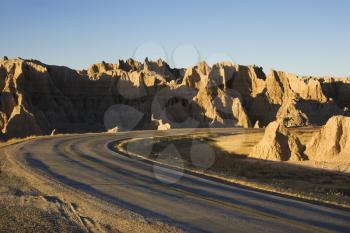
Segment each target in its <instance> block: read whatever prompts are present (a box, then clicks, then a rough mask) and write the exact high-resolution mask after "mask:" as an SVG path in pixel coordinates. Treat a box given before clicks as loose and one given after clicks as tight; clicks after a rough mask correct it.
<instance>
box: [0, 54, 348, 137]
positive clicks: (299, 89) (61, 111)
mask: <svg viewBox="0 0 350 233" xmlns="http://www.w3.org/2000/svg"><path fill="white" fill-rule="evenodd" d="M0 90H1V96H0V130H1V134H2V137H4V138H5V139H6V138H11V137H24V136H29V135H41V134H50V132H52V130H53V129H56V130H57V131H58V132H60V133H61V132H62V133H65V132H84V131H93V132H96V131H105V130H109V129H112V128H115V127H118V129H123V128H125V127H123V121H122V120H121V121H118V124H119V125H110V124H106V120H105V115H106V112H107V110H108V109H110V107H111V106H113V105H127V106H128V107H130V108H132V109H134V110H135V112H138V113H140V114H138V115H139V116H138V118H137V119H138V120H139V121H138V122H136V123H135V126H134V128H133V129H157V128H159V127H158V126H161V127H160V128H162V129H163V128H182V127H233V126H238V127H252V122H254V123H255V122H259V123H258V126H259V127H264V126H266V125H268V124H269V123H270V122H272V121H274V120H276V119H277V120H282V121H284V122H285V123H286V125H287V126H288V127H292V126H305V125H323V124H324V123H325V122H326V121H327V120H328V119H329V118H330V117H332V116H334V115H348V114H349V111H348V108H349V107H350V101H349V99H350V98H349V97H350V79H337V78H331V77H328V78H313V77H298V76H296V75H294V74H289V73H285V72H280V71H271V72H270V74H269V75H265V74H264V72H263V71H262V68H260V67H257V66H242V65H235V64H231V63H229V62H223V63H218V64H215V65H213V66H212V67H210V66H209V65H208V64H206V63H205V62H201V63H199V64H198V65H197V66H194V67H189V68H187V69H176V68H174V69H173V68H171V67H170V66H169V65H168V64H167V63H166V62H164V61H162V60H157V61H149V60H148V59H146V60H145V62H144V63H141V62H138V61H135V60H132V59H129V60H126V61H123V60H120V61H119V62H118V63H117V64H111V63H106V62H101V63H98V64H94V65H91V66H90V67H89V68H88V69H87V70H82V71H77V70H73V69H69V68H67V67H61V66H53V65H46V64H43V63H41V62H39V61H35V60H25V59H20V58H17V59H8V58H6V59H2V60H0ZM115 114H117V115H118V114H123V113H122V112H116V113H114V115H115ZM152 115H153V117H154V119H152ZM117 117H118V119H127V116H117ZM155 120H156V121H157V122H158V123H159V124H158V123H156V122H155ZM108 122H114V121H113V120H109V121H108ZM127 128H128V127H127Z"/></svg>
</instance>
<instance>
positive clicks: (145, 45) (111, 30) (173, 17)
mask: <svg viewBox="0 0 350 233" xmlns="http://www.w3.org/2000/svg"><path fill="white" fill-rule="evenodd" d="M0 3H1V5H0V28H1V35H0V55H1V56H2V55H7V56H9V57H17V56H20V57H24V58H35V59H38V60H41V61H43V62H44V63H48V64H58V65H65V66H69V67H72V68H79V69H81V68H86V67H87V66H88V65H90V64H92V63H95V62H99V61H101V60H105V61H107V62H114V63H115V62H116V61H117V59H119V58H129V57H136V58H138V59H142V58H143V57H144V56H146V55H147V56H149V57H151V58H154V57H158V56H161V57H163V58H165V59H166V60H167V61H168V63H169V64H171V65H172V66H174V65H176V66H183V65H191V64H193V63H194V62H196V61H197V60H200V59H201V60H202V59H208V60H210V61H215V60H218V59H226V58H231V59H232V60H233V61H234V62H236V63H239V64H256V65H261V66H263V67H264V70H265V71H268V69H270V68H275V69H279V70H285V71H289V72H294V73H297V74H301V75H336V76H350V1H346V0H343V1H341V0H339V1H336V0H333V1H332V0H328V1H325V0H318V1H316V0H314V1H313V0H290V1H286V0H285V1H283V0H280V1H278V0H276V1H258V0H257V1H249V0H248V1H243V0H242V1H230V0H227V1H224V0H221V1H214V0H213V1H209V0H207V1H206V0H186V1H181V0H177V1H170V0H169V1H165V0H163V1H156V0H149V1H127V0H123V1H117V0H114V1H113V0H110V1H109V0H100V1H99V0H95V1H90V0H61V1H49V0H22V1H20V0H4V1H3V0H0Z"/></svg>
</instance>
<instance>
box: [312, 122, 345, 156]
mask: <svg viewBox="0 0 350 233" xmlns="http://www.w3.org/2000/svg"><path fill="white" fill-rule="evenodd" d="M305 154H306V155H307V156H308V157H309V158H310V160H314V161H327V162H329V161H343V162H350V117H344V116H334V117H332V118H331V119H329V120H328V122H327V124H326V125H325V126H323V127H322V128H321V130H320V131H319V132H318V133H317V134H316V135H315V136H314V137H313V138H312V139H311V140H310V142H309V143H308V144H307V146H306V150H305Z"/></svg>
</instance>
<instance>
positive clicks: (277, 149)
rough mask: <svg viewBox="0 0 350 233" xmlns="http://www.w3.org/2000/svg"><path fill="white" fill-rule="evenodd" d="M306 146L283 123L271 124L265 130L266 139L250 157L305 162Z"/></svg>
mask: <svg viewBox="0 0 350 233" xmlns="http://www.w3.org/2000/svg"><path fill="white" fill-rule="evenodd" d="M303 150H304V146H303V145H302V144H301V143H300V141H299V139H298V138H297V137H296V136H294V135H293V134H292V133H290V132H289V131H288V129H287V128H286V127H285V126H284V124H283V122H282V121H274V122H271V123H270V124H269V125H268V126H267V127H266V129H265V134H264V137H263V138H262V139H261V141H260V142H259V143H258V144H257V145H256V146H255V147H254V148H253V149H252V151H251V152H250V154H249V157H252V158H258V159H265V160H273V161H287V160H289V161H300V160H304V159H305V156H304V155H303Z"/></svg>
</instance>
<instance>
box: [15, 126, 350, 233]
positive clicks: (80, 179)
mask: <svg viewBox="0 0 350 233" xmlns="http://www.w3.org/2000/svg"><path fill="white" fill-rule="evenodd" d="M222 131H223V130H222V129H221V130H218V132H222ZM226 131H227V130H226ZM233 131H234V130H233ZM186 132H188V130H174V131H169V133H171V134H178V133H186ZM152 133H154V132H151V131H144V132H142V135H140V132H129V133H121V134H118V135H111V134H86V135H70V136H55V137H50V138H41V139H36V140H32V141H28V142H25V143H21V144H18V145H16V146H15V147H12V149H11V150H9V152H10V153H12V155H14V156H16V159H17V160H18V161H20V162H21V163H23V164H24V165H25V166H29V167H30V168H31V169H37V170H38V171H40V172H44V173H45V174H46V175H49V176H51V177H53V178H55V179H57V180H58V181H60V182H62V183H65V184H67V185H69V186H72V187H74V188H77V189H80V190H83V191H85V192H87V193H89V194H92V195H94V196H96V197H99V198H101V199H104V200H107V201H109V202H111V203H115V204H116V205H118V206H121V207H124V208H127V209H130V210H132V211H134V212H137V213H139V214H141V215H143V216H145V217H146V218H152V219H157V220H160V221H163V222H165V223H168V224H173V225H176V226H178V227H180V228H182V229H184V230H186V231H190V232H293V233H294V232H350V212H348V211H346V210H341V209H337V208H330V207H324V206H317V205H314V204H310V203H305V202H301V201H296V200H290V199H287V198H282V197H277V196H274V195H270V194H265V193H259V192H256V191H252V190H249V189H244V188H242V187H238V186H234V185H226V184H221V183H218V182H214V181H209V180H205V179H203V178H199V177H195V176H192V175H187V174H186V175H184V176H183V177H182V178H181V179H180V180H179V181H178V182H177V183H175V184H165V183H162V182H160V181H159V180H158V179H156V178H155V176H154V172H153V166H152V165H151V164H148V163H144V162H142V161H139V160H136V159H132V158H127V157H125V156H122V155H119V154H117V153H115V152H112V151H110V150H109V149H108V148H107V146H106V145H107V144H108V143H109V142H111V141H113V140H120V139H123V138H129V137H138V136H139V137H143V136H147V135H151V134H152ZM174 173H176V172H173V171H169V172H168V173H167V175H168V176H172V175H174Z"/></svg>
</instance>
